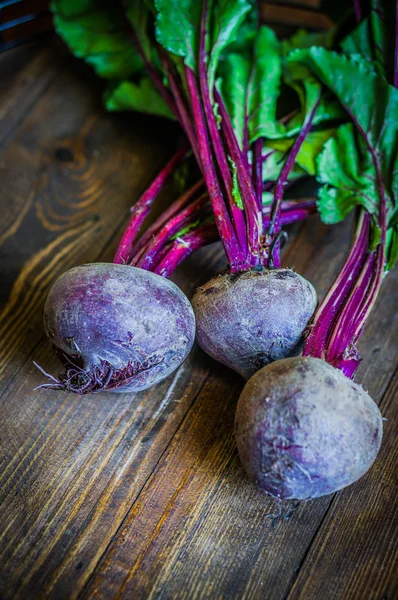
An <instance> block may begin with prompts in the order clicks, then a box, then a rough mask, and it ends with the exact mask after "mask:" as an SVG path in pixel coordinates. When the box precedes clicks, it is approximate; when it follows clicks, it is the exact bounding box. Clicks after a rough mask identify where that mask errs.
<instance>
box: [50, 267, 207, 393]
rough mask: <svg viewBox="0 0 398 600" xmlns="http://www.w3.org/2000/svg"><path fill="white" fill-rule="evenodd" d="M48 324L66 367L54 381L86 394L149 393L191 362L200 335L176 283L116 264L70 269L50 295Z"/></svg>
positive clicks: (57, 350) (190, 309)
mask: <svg viewBox="0 0 398 600" xmlns="http://www.w3.org/2000/svg"><path fill="white" fill-rule="evenodd" d="M44 325H45V330H46V334H47V336H48V338H49V340H50V342H51V344H52V346H53V347H54V350H55V351H56V353H57V355H58V356H59V358H60V359H61V361H62V362H63V363H64V366H65V374H64V375H62V376H60V378H59V382H58V383H55V382H54V384H49V386H52V387H55V388H59V389H65V390H68V391H72V392H76V393H80V394H86V393H93V392H100V391H114V392H126V391H139V390H144V389H146V388H148V387H150V386H151V385H154V384H156V383H158V382H159V381H161V380H162V379H164V378H165V377H167V376H168V375H169V374H170V373H172V372H173V371H174V370H175V369H176V368H177V367H178V366H179V365H180V364H181V363H182V362H183V361H184V360H185V358H186V357H187V355H188V353H189V351H190V349H191V347H192V344H193V341H194V337H195V317H194V314H193V311H192V308H191V305H190V303H189V301H188V299H187V298H186V297H185V295H184V294H183V293H182V292H181V290H180V289H179V288H178V287H177V286H176V285H175V284H174V283H172V282H171V281H168V280H167V279H165V278H163V277H160V276H159V275H156V274H154V273H151V272H148V271H144V270H142V269H137V268H135V267H131V266H129V265H117V264H111V263H110V264H108V263H96V264H88V265H82V266H79V267H75V268H73V269H70V270H69V271H67V272H66V273H64V274H63V275H62V276H61V277H60V278H59V279H58V280H57V281H56V282H55V284H54V285H53V287H52V288H51V290H50V293H49V295H48V298H47V302H46V305H45V309H44Z"/></svg>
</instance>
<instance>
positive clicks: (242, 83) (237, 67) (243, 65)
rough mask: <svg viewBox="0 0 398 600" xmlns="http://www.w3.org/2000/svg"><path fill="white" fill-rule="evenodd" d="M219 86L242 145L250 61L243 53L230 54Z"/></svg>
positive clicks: (219, 80)
mask: <svg viewBox="0 0 398 600" xmlns="http://www.w3.org/2000/svg"><path fill="white" fill-rule="evenodd" d="M220 70H221V77H220V78H219V79H218V80H217V88H218V90H219V91H220V93H221V96H222V98H223V100H224V103H225V107H226V109H227V111H228V114H229V116H230V119H231V122H232V126H233V128H234V132H235V135H236V138H237V140H238V142H239V146H240V147H242V143H243V131H244V126H245V115H246V97H247V86H248V83H249V77H250V61H249V60H248V59H247V58H246V57H245V56H242V55H241V54H232V53H231V54H228V55H227V57H226V59H225V60H224V62H223V64H222V67H221V69H220Z"/></svg>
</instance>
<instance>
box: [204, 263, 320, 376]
mask: <svg viewBox="0 0 398 600" xmlns="http://www.w3.org/2000/svg"><path fill="white" fill-rule="evenodd" d="M316 305H317V296H316V292H315V290H314V288H313V286H312V285H311V284H310V283H309V282H308V281H307V280H306V279H304V277H302V276H301V275H298V274H297V273H295V272H294V271H292V270H291V269H258V270H250V271H245V272H243V273H238V274H235V275H234V274H230V273H225V274H223V275H217V276H216V277H213V279H211V280H210V281H209V282H208V283H207V284H205V285H204V286H202V287H200V288H199V289H198V290H197V291H196V293H195V295H194V297H193V299H192V306H193V309H194V312H195V317H196V337H197V341H198V343H199V345H200V347H201V348H202V349H203V350H204V351H205V352H207V354H209V355H210V356H212V357H213V358H215V359H216V360H218V361H219V362H221V363H223V364H224V365H227V366H228V367H230V368H231V369H234V370H235V371H237V372H238V373H240V374H241V375H242V376H243V377H244V378H245V379H249V378H250V377H251V376H252V375H253V374H254V373H255V372H256V371H258V370H259V369H260V368H261V367H263V366H264V365H266V364H268V363H269V362H272V361H274V360H279V359H281V358H286V357H288V356H292V355H295V354H298V353H299V351H300V348H301V344H302V341H303V332H304V330H305V328H306V326H307V324H308V322H309V320H310V319H311V317H312V315H313V313H314V310H315V308H316Z"/></svg>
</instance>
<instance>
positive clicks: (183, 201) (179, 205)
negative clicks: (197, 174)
mask: <svg viewBox="0 0 398 600" xmlns="http://www.w3.org/2000/svg"><path fill="white" fill-rule="evenodd" d="M203 186H204V181H203V179H200V180H199V181H197V182H196V183H195V184H194V185H193V186H192V187H191V188H190V189H189V190H187V191H186V192H185V193H184V194H182V196H180V197H179V198H178V199H177V200H175V201H174V202H173V203H172V204H171V205H170V206H169V207H168V208H166V210H165V211H164V212H163V213H162V214H161V215H160V216H159V217H158V218H157V219H156V221H155V222H154V223H153V224H152V225H151V226H150V227H148V229H147V230H146V232H145V233H144V234H143V235H142V236H141V237H140V239H139V240H138V241H137V243H136V244H135V245H134V246H133V248H132V251H131V254H132V256H133V259H132V261H131V264H132V265H136V264H137V262H138V260H139V259H140V257H141V256H142V255H143V253H144V252H145V249H146V246H147V244H148V242H149V241H150V240H151V238H152V237H153V236H154V235H156V234H157V233H158V232H159V231H160V230H161V229H162V227H164V225H165V224H166V223H167V222H168V221H169V220H170V219H172V218H173V217H175V216H176V215H177V214H178V213H179V212H180V211H181V210H183V209H184V208H185V207H186V206H188V204H189V203H190V202H191V200H192V198H194V196H195V194H196V193H197V192H198V191H199V190H200V189H201V188H202V187H203Z"/></svg>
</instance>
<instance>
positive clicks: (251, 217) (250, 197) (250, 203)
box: [214, 89, 263, 266]
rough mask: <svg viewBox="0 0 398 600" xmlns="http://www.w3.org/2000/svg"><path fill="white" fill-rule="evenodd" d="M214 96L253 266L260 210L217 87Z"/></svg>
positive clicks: (257, 259)
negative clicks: (243, 217)
mask: <svg viewBox="0 0 398 600" xmlns="http://www.w3.org/2000/svg"><path fill="white" fill-rule="evenodd" d="M214 97H215V100H216V102H217V104H218V106H219V109H220V116H221V129H222V131H223V134H224V136H225V141H226V144H227V148H228V151H229V153H230V155H231V158H232V160H233V161H234V163H235V165H236V174H237V177H238V182H239V186H240V189H241V191H242V199H243V204H244V207H245V214H246V220H247V227H248V232H247V241H248V262H249V265H250V266H255V265H256V264H259V262H260V238H261V235H262V233H263V224H262V219H261V212H260V210H259V208H258V205H257V198H256V195H255V191H254V188H253V182H252V180H251V177H250V173H249V171H248V169H247V165H246V161H245V159H244V156H243V154H242V151H241V149H240V148H239V144H238V141H237V139H236V136H235V133H234V130H233V127H232V124H231V120H230V118H229V115H228V112H227V110H226V108H225V106H224V103H223V101H222V98H221V96H220V94H219V93H218V91H217V89H215V91H214Z"/></svg>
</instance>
